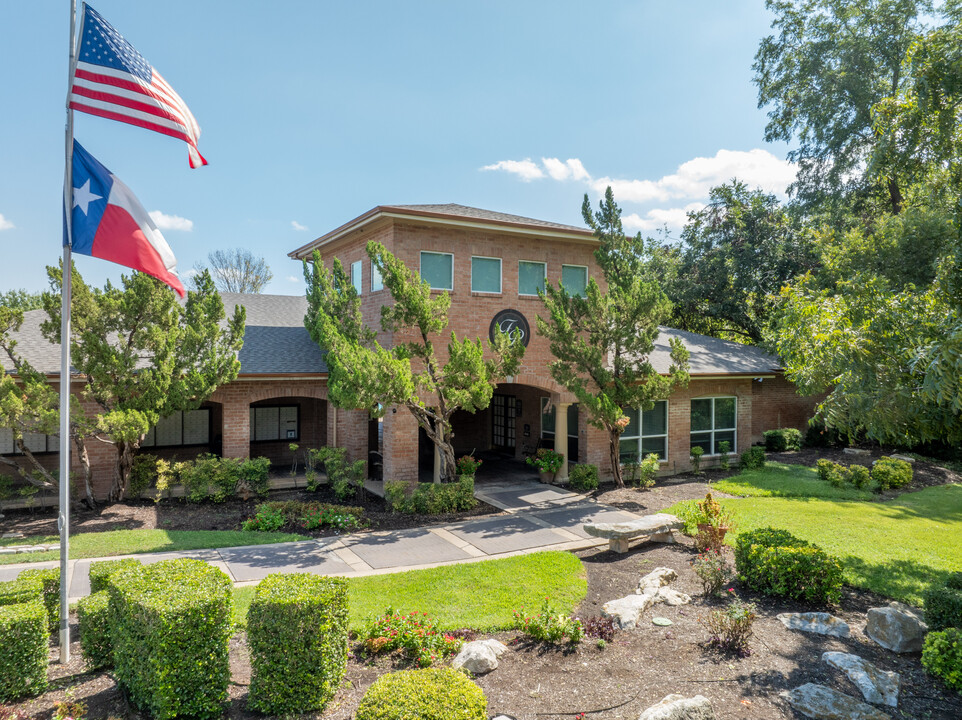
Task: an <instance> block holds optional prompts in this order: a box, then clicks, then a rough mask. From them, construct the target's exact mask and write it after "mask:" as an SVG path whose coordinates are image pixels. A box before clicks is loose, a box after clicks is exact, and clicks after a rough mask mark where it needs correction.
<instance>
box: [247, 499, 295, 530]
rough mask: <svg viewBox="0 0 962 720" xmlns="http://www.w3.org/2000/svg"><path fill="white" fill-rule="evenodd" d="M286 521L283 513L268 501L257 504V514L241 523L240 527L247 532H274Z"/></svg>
mask: <svg viewBox="0 0 962 720" xmlns="http://www.w3.org/2000/svg"><path fill="white" fill-rule="evenodd" d="M286 522H287V520H286V519H285V518H284V513H282V512H281V511H280V510H278V509H277V508H273V507H271V505H270V503H261V504H260V505H258V506H257V514H256V515H254V517H252V518H251V519H250V520H245V521H244V522H242V523H241V529H242V530H245V531H247V532H251V531H260V532H276V531H277V530H280V529H281V528H282V527H284V525H285V523H286Z"/></svg>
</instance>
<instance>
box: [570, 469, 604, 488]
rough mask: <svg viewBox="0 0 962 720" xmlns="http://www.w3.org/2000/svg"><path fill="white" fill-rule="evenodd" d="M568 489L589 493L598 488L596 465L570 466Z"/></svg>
mask: <svg viewBox="0 0 962 720" xmlns="http://www.w3.org/2000/svg"><path fill="white" fill-rule="evenodd" d="M568 487H570V488H571V489H572V490H579V491H581V492H591V491H592V490H594V489H595V488H597V487H598V466H597V465H572V466H571V467H570V468H568Z"/></svg>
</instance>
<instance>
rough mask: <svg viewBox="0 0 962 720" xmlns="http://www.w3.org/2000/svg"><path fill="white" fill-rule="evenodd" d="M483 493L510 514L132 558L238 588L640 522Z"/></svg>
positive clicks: (562, 498)
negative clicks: (220, 576)
mask: <svg viewBox="0 0 962 720" xmlns="http://www.w3.org/2000/svg"><path fill="white" fill-rule="evenodd" d="M475 495H476V496H477V498H478V499H479V500H482V501H484V502H486V503H488V504H489V505H493V506H495V507H497V508H500V509H502V510H504V511H506V513H507V514H505V515H499V516H496V517H480V518H472V519H469V520H464V521H462V522H459V523H454V524H452V525H437V526H429V527H424V528H414V529H409V530H389V531H382V532H371V533H355V534H350V535H343V536H340V537H326V538H318V539H317V540H306V541H303V542H289V543H278V544H274V545H251V546H246V547H231V548H221V549H219V550H194V551H188V552H170V553H144V554H139V555H129V556H126V557H133V558H136V559H138V560H140V561H141V562H145V563H152V562H158V561H160V560H169V559H172V558H185V557H186V558H196V559H199V560H204V561H206V562H209V563H210V564H211V565H214V566H216V567H219V568H220V569H221V570H223V571H224V572H225V573H227V575H228V577H230V578H231V580H233V581H234V583H235V584H236V585H248V584H253V583H256V582H259V581H260V580H262V579H263V578H264V577H266V576H267V575H269V574H270V573H277V572H310V573H316V574H319V575H357V576H359V575H374V574H379V573H392V572H401V571H404V570H413V569H418V568H427V567H437V566H439V565H449V564H453V563H463V562H475V561H478V560H487V559H491V558H498V557H509V556H511V555H521V554H524V553H529V552H536V551H539V550H576V549H581V548H587V547H594V546H596V545H601V544H606V543H607V540H599V539H598V538H593V537H590V536H589V535H588V534H587V533H586V532H585V531H584V530H583V529H582V525H583V524H585V523H594V522H622V521H625V520H632V519H634V518H636V517H637V515H633V514H631V513H628V512H624V511H622V510H617V509H615V508H612V507H610V506H608V505H602V504H601V503H598V502H595V501H593V500H589V499H586V498H585V497H584V496H582V495H577V494H575V493H571V492H567V491H565V490H562V489H560V488H556V487H551V486H549V485H539V484H535V483H530V482H525V483H508V482H506V483H500V484H499V483H485V484H484V485H483V486H480V487H479V488H478V489H477V491H476V492H475ZM107 559H115V558H97V559H93V560H72V561H71V563H70V565H71V570H70V597H71V598H72V599H77V598H80V597H83V596H85V595H88V594H89V593H90V580H89V577H88V573H89V570H90V563H91V562H97V561H98V560H107ZM56 565H57V563H55V562H45V563H24V564H19V565H3V566H0V581H2V580H13V579H14V578H16V576H17V575H18V574H19V573H20V572H21V571H22V570H25V569H27V568H38V567H56Z"/></svg>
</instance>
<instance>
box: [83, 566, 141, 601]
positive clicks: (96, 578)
mask: <svg viewBox="0 0 962 720" xmlns="http://www.w3.org/2000/svg"><path fill="white" fill-rule="evenodd" d="M141 564H142V563H141V562H140V560H135V559H134V558H123V559H122V560H99V561H98V562H93V563H90V592H92V593H99V592H101V591H103V590H106V589H107V584H108V583H109V582H110V577H111V576H112V575H113V574H114V573H116V572H120V571H121V570H127V569H129V568H139V567H140V566H141Z"/></svg>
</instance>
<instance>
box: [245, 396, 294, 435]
mask: <svg viewBox="0 0 962 720" xmlns="http://www.w3.org/2000/svg"><path fill="white" fill-rule="evenodd" d="M248 408H249V410H253V411H254V418H256V417H257V410H263V409H265V408H277V410H278V426H277V433H278V435H280V432H281V428H280V410H281V409H282V408H294V409H295V410H296V417H297V421H296V422H297V436H296V437H293V438H287V437H278V438H276V439H274V440H255V439H254V438H255V437H256V432H255V428H256V425H255V423H253V422H252V423H251V424H250V427H249V428H248V429H247V437H248V441H249V442H250V443H251V444H258V445H263V444H265V443H278V442H285V443H291V442H300V439H301V406H300V405H299V404H297V403H272V404H268V405H253V404H251V405H249V406H248Z"/></svg>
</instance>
